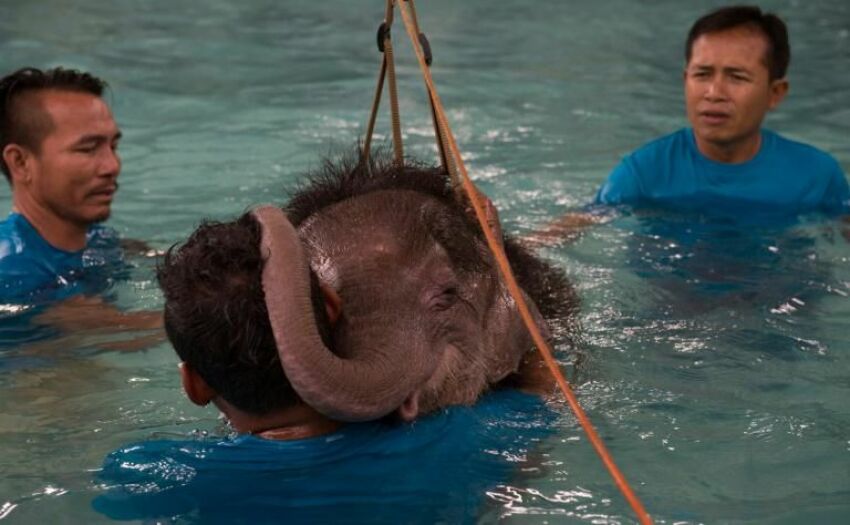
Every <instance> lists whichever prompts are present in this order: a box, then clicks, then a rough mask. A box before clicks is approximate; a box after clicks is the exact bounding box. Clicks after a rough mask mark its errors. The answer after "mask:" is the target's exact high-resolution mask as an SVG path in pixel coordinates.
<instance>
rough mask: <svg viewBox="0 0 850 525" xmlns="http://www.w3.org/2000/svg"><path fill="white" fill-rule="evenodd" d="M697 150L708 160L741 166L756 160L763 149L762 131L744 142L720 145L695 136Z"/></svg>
mask: <svg viewBox="0 0 850 525" xmlns="http://www.w3.org/2000/svg"><path fill="white" fill-rule="evenodd" d="M695 139H696V144H697V149H698V150H699V152H700V153H702V154H703V156H705V157H706V158H709V159H711V160H713V161H715V162H722V163H724V164H741V163H743V162H747V161H749V160H752V159H753V158H755V156H756V155H758V152H759V149H761V131H759V132H758V133H756V134H755V135H754V136H753V137H750V138H748V139H747V140H745V141H742V142H734V143H729V144H720V143H716V142H709V141H706V140H702V139H700V138H699V137H697V136H695Z"/></svg>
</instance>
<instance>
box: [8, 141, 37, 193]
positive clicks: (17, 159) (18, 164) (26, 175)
mask: <svg viewBox="0 0 850 525" xmlns="http://www.w3.org/2000/svg"><path fill="white" fill-rule="evenodd" d="M31 157H32V154H31V153H30V152H29V150H28V149H26V148H24V147H23V146H21V145H20V144H6V147H5V148H3V162H5V163H6V166H7V167H8V168H9V177H11V179H12V185H14V184H15V183H16V182H20V183H28V182H29V179H30V170H31V169H32V167H31V165H30V164H31V162H30V159H31Z"/></svg>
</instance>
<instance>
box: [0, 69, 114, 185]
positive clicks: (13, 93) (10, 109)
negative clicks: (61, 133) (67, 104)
mask: <svg viewBox="0 0 850 525" xmlns="http://www.w3.org/2000/svg"><path fill="white" fill-rule="evenodd" d="M106 87H107V83H106V82H105V81H103V80H101V79H99V78H97V77H95V76H93V75H91V74H89V73H84V72H82V71H77V70H74V69H64V68H61V67H57V68H54V69H47V70H44V71H42V70H40V69H36V68H31V67H26V68H23V69H19V70H17V71H15V72H14V73H11V74H9V75H7V76H5V77H3V78H2V79H0V152H2V151H3V149H4V148H5V147H6V146H7V145H8V144H19V145H21V146H24V147H26V148H27V149H29V150H31V151H34V152H38V151H39V147H40V146H41V142H42V140H43V139H44V137H45V136H46V135H47V134H48V133H49V132H50V130H51V129H52V127H53V122H52V121H51V119H50V116H49V115H48V114H47V112H46V111H45V110H44V109H43V108H42V106H41V104H40V102H39V100H38V97H36V96H34V95H36V94H38V93H39V92H43V91H46V90H56V91H74V92H79V93H89V94H91V95H94V96H97V97H100V96H102V95H103V91H104V89H106ZM0 169H2V171H3V174H4V175H5V176H6V178H7V179H8V180H9V181H10V182H11V175H10V174H9V167H8V166H7V165H6V162H5V161H4V160H3V158H2V155H0Z"/></svg>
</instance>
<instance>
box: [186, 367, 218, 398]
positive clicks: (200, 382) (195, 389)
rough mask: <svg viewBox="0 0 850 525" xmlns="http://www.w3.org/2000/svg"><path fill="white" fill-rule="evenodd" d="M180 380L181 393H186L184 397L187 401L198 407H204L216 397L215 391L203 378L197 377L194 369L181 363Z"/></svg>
mask: <svg viewBox="0 0 850 525" xmlns="http://www.w3.org/2000/svg"><path fill="white" fill-rule="evenodd" d="M178 367H179V368H180V380H181V381H182V382H183V391H184V392H186V397H188V398H189V401H191V402H192V403H195V404H196V405H198V406H206V405H208V404H209V402H210V401H212V400H213V399H214V398H215V397H216V395H217V394H216V391H215V390H213V389H212V388H211V387H210V386H209V385H208V384H207V382H206V381H204V378H203V377H201V376H200V375H198V373H197V372H196V371H195V369H194V368H192V366H191V365H189V363H186V362H181V363H180V364H179V365H178Z"/></svg>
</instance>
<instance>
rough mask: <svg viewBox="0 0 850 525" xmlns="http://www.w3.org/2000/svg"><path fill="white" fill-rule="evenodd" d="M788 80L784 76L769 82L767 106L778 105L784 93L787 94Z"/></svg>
mask: <svg viewBox="0 0 850 525" xmlns="http://www.w3.org/2000/svg"><path fill="white" fill-rule="evenodd" d="M788 89H789V85H788V80H786V79H784V78H778V79H776V80H774V81H773V82H771V83H770V104H769V106H768V107H769V108H770V109H774V108H776V106H778V105H779V103H780V102H782V100H783V99H784V98H785V95H787V94H788Z"/></svg>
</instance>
